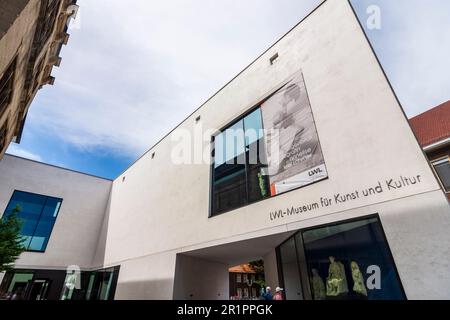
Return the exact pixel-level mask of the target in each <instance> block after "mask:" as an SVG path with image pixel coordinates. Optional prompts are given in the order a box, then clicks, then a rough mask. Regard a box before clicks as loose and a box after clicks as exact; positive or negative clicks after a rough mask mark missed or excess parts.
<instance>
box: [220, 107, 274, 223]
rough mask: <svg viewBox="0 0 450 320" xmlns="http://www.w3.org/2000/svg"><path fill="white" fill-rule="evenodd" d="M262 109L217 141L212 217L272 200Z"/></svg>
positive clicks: (238, 123)
mask: <svg viewBox="0 0 450 320" xmlns="http://www.w3.org/2000/svg"><path fill="white" fill-rule="evenodd" d="M265 168H267V165H266V159H265V148H264V139H263V131H262V118H261V110H260V109H259V108H258V109H256V110H254V111H253V112H251V113H250V114H249V115H247V116H245V117H244V118H242V119H240V120H239V121H237V122H236V123H234V124H233V125H231V126H230V127H228V128H227V129H225V130H223V131H222V132H221V133H219V134H218V135H216V136H215V137H214V164H213V183H212V189H213V190H212V197H213V205H212V215H215V214H219V213H222V212H226V211H229V210H233V209H236V208H239V207H242V206H244V205H246V204H249V203H252V202H255V201H258V200H261V199H263V198H265V197H267V196H269V184H268V179H267V175H266V174H265V172H264V170H265Z"/></svg>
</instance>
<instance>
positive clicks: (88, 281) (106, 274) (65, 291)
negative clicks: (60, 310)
mask: <svg viewBox="0 0 450 320" xmlns="http://www.w3.org/2000/svg"><path fill="white" fill-rule="evenodd" d="M119 271H120V266H116V267H111V268H107V269H101V270H96V271H83V272H81V273H75V272H67V274H66V278H65V280H64V285H63V288H62V291H61V297H60V299H61V300H113V299H114V295H115V291H116V286H117V279H118V278H119ZM77 284H78V286H77Z"/></svg>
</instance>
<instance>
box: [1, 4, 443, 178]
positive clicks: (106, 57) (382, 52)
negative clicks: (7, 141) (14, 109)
mask: <svg viewBox="0 0 450 320" xmlns="http://www.w3.org/2000/svg"><path fill="white" fill-rule="evenodd" d="M330 1H336V0H330ZM129 2H130V3H128V2H127V5H125V4H124V2H123V1H118V0H95V1H93V0H78V3H79V5H80V7H81V11H80V15H79V18H78V20H77V22H76V23H75V24H74V25H73V26H72V28H71V30H70V34H71V38H70V41H69V45H68V46H67V47H65V48H64V49H63V51H62V53H61V55H62V57H63V62H62V64H61V67H60V68H55V70H54V71H53V74H54V76H55V77H56V83H55V86H53V87H49V86H47V87H44V89H43V90H41V91H40V92H39V94H38V96H37V97H36V99H35V101H34V102H33V104H32V107H31V109H30V112H29V114H28V119H27V123H26V126H25V129H24V133H23V137H22V142H21V144H20V145H16V144H12V145H11V146H10V148H9V150H8V152H9V153H12V154H16V155H19V156H23V157H26V158H30V159H34V160H38V161H42V162H46V163H50V164H54V165H58V166H62V167H66V168H70V169H73V170H77V171H81V172H86V173H90V174H94V175H98V176H102V177H107V178H115V177H117V176H118V175H119V174H120V173H121V172H123V171H124V170H125V169H126V168H127V167H128V166H129V165H130V164H131V163H132V162H133V161H134V160H136V159H137V158H138V157H139V156H140V155H142V154H143V153H144V152H145V151H146V150H147V149H149V147H150V146H151V145H153V144H154V143H155V142H157V141H158V140H159V139H160V138H161V137H162V136H163V135H165V134H166V133H167V132H169V131H170V130H171V129H172V128H173V127H175V126H176V125H177V124H178V123H179V122H181V121H182V120H183V119H184V118H185V117H186V116H187V115H188V114H190V113H191V112H192V111H193V110H194V109H196V108H197V107H198V106H199V105H201V104H202V103H203V102H204V101H205V100H206V99H207V98H208V97H210V96H211V95H212V94H213V93H214V92H215V91H217V89H219V88H220V87H221V86H222V85H223V84H224V83H226V82H228V81H229V80H230V79H231V78H232V77H233V76H234V75H236V74H237V73H238V72H239V71H240V70H242V69H243V68H244V67H245V66H246V65H248V64H249V63H250V62H251V61H252V60H254V58H255V57H257V56H258V55H259V54H260V53H261V52H263V51H264V50H265V49H266V48H268V47H269V46H270V45H271V44H273V43H274V42H275V41H276V40H277V39H278V38H279V37H281V36H282V35H283V34H284V33H286V32H287V31H288V30H289V29H290V28H291V27H292V26H294V25H295V24H296V23H297V22H298V21H299V20H301V18H302V17H303V16H305V15H306V14H307V13H308V12H310V11H311V10H312V9H313V8H314V7H315V6H317V4H318V3H320V2H321V1H320V0H246V1H240V0H226V1H220V2H219V1H208V0H167V1H160V2H154V1H147V0H130V1H129ZM352 3H353V4H354V6H355V9H356V11H357V12H358V16H359V18H360V20H361V21H362V22H363V25H366V23H365V21H366V20H367V18H368V15H367V13H366V9H367V7H368V6H369V5H374V4H375V5H378V6H379V7H380V9H381V19H382V20H381V29H380V30H367V32H368V36H369V38H370V40H371V43H372V45H373V46H374V49H375V51H376V52H377V54H378V56H379V58H380V61H381V63H382V65H383V67H384V68H385V71H386V73H387V75H388V77H389V79H390V81H391V82H392V85H393V87H394V89H395V91H396V93H397V94H398V97H399V99H400V101H401V103H402V105H403V107H404V108H405V111H406V113H407V115H408V116H410V117H411V116H414V115H417V114H419V113H421V112H423V111H426V110H427V109H429V108H431V107H433V106H436V105H438V104H440V103H442V102H445V101H447V100H449V99H450V91H449V90H448V88H450V73H449V72H447V70H449V69H450V59H448V52H450V37H449V36H448V33H447V32H446V31H447V30H450V19H448V12H450V1H448V0H395V1H392V0H354V1H352ZM131 4H133V5H131Z"/></svg>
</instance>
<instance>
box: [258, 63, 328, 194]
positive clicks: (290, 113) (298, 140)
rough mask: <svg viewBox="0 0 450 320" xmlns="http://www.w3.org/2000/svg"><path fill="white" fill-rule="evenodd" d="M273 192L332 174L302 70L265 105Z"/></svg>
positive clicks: (286, 189) (264, 119) (270, 178)
mask: <svg viewBox="0 0 450 320" xmlns="http://www.w3.org/2000/svg"><path fill="white" fill-rule="evenodd" d="M261 112H262V117H263V123H264V127H265V129H266V130H267V129H268V130H269V131H270V132H271V133H272V134H267V135H266V136H265V140H266V141H265V142H266V145H267V151H268V154H267V156H268V165H269V170H268V172H269V180H270V190H271V195H272V196H274V195H277V194H280V193H283V192H286V191H289V190H292V189H296V188H298V187H302V186H305V185H308V184H310V183H313V182H315V181H318V180H322V179H325V178H327V177H328V174H327V170H326V167H325V161H324V159H323V155H322V149H321V147H320V143H319V137H318V135H317V130H316V125H315V123H314V118H313V114H312V110H311V105H310V102H309V98H308V94H307V91H306V86H305V81H304V79H303V74H302V72H301V71H299V72H298V73H296V74H295V75H294V76H293V77H292V79H291V80H290V81H289V82H288V83H287V84H286V85H285V86H284V87H283V88H281V89H280V90H278V91H277V92H276V93H275V94H274V95H272V96H271V97H270V98H269V99H268V100H267V101H265V102H264V103H263V104H262V105H261Z"/></svg>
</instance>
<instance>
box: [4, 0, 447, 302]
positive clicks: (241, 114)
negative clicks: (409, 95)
mask: <svg viewBox="0 0 450 320" xmlns="http://www.w3.org/2000/svg"><path fill="white" fill-rule="evenodd" d="M198 132H200V133H201V135H202V136H206V137H207V141H206V143H205V144H206V145H207V151H208V152H206V153H204V154H207V156H208V157H207V158H208V160H209V161H189V159H190V158H191V157H190V155H192V154H195V149H196V148H197V147H198V143H194V145H193V146H192V147H193V148H192V149H194V150H191V151H193V152H192V154H191V153H190V152H188V151H186V148H182V147H180V146H185V145H186V144H185V143H183V142H186V141H185V140H189V139H187V137H189V136H195V135H196V133H198ZM180 133H181V134H180ZM189 150H190V149H189ZM0 212H1V213H3V219H7V218H8V216H10V215H11V214H13V212H16V213H17V215H18V216H19V217H20V218H21V219H22V220H23V221H24V225H23V227H22V236H23V239H24V240H23V241H24V242H23V243H24V246H25V247H26V248H27V251H26V252H25V253H23V254H22V255H21V256H20V258H19V259H18V260H17V262H16V264H15V269H14V271H10V272H7V273H6V274H3V275H1V276H0V278H2V279H1V281H2V283H1V286H0V294H2V295H3V296H4V297H5V296H6V297H9V296H11V295H14V294H15V295H16V296H17V295H20V297H21V298H23V299H38V300H40V299H77V300H92V299H103V300H106V299H186V300H202V299H229V297H230V275H229V268H230V267H233V266H236V265H242V264H245V263H248V262H249V261H255V260H263V261H264V278H265V282H266V284H267V285H269V286H271V287H272V288H275V287H277V286H280V287H282V288H284V294H285V297H286V299H288V300H302V299H306V300H309V299H315V300H328V299H369V300H381V299H390V300H402V299H450V292H449V291H448V290H447V288H448V287H449V286H450V275H449V273H448V265H449V264H450V255H449V254H448V253H449V243H450V233H449V232H448V230H449V229H450V206H449V203H448V200H447V197H446V196H445V194H444V192H443V190H442V189H441V187H440V184H439V182H438V180H437V177H436V175H435V172H434V171H433V170H432V168H431V167H430V165H429V163H428V162H427V159H426V156H425V155H424V153H423V150H422V149H421V147H420V145H419V143H418V141H417V139H416V137H415V135H414V133H413V132H412V130H411V127H410V125H409V123H408V120H407V118H406V116H405V114H404V112H403V110H402V107H401V105H400V103H399V101H398V99H397V97H396V95H395V93H394V91H393V89H392V87H391V86H390V84H389V81H388V80H387V77H386V75H385V73H384V72H383V69H382V68H381V65H380V64H379V62H378V59H377V57H376V55H375V53H374V51H373V50H372V48H371V46H370V44H369V42H368V40H367V37H366V35H365V33H364V30H363V28H362V26H361V25H360V23H359V20H358V19H357V17H356V15H355V13H354V11H353V8H352V7H351V4H350V3H349V2H348V1H346V0H340V1H330V0H328V1H324V2H323V3H322V4H321V5H320V6H318V7H317V8H316V9H315V10H314V11H313V12H312V13H311V14H309V15H308V16H307V17H305V18H304V19H303V20H302V21H301V22H300V23H299V24H298V25H296V26H295V27H294V28H293V29H292V30H290V31H289V32H288V33H287V34H286V35H285V36H283V37H282V38H281V39H280V40H279V41H277V42H276V43H275V44H274V45H273V46H271V47H270V48H269V49H268V50H267V51H265V52H264V53H263V54H262V55H261V56H259V57H258V58H257V59H256V60H255V61H254V62H252V63H251V64H250V65H249V66H248V67H247V68H245V69H244V70H243V71H242V72H241V73H239V74H238V75H237V76H236V77H235V78H234V79H232V80H231V81H230V82H229V83H227V84H226V85H225V86H224V87H223V88H221V89H220V90H219V91H218V92H217V93H216V94H214V95H213V96H212V97H211V98H210V99H208V100H207V101H206V102H205V103H204V104H203V105H202V106H200V108H198V109H197V110H196V111H195V112H193V113H192V114H191V115H190V116H189V117H188V118H186V119H185V120H184V121H183V122H182V123H181V124H179V125H178V126H177V127H176V128H175V129H174V130H173V131H171V132H170V133H169V134H168V135H166V136H165V137H164V138H162V139H161V140H160V141H159V142H158V143H156V144H155V145H154V146H153V147H152V148H151V149H150V150H149V151H148V152H147V153H145V154H144V155H143V156H142V157H141V158H140V159H138V160H137V161H136V162H135V163H134V164H133V165H132V166H131V167H130V168H128V169H127V170H126V171H125V172H124V173H123V174H121V175H120V176H119V177H117V178H116V179H114V180H113V181H110V180H107V179H102V178H99V177H94V176H90V175H86V174H82V173H78V172H74V171H70V170H67V169H63V168H59V167H54V166H51V165H47V164H43V163H38V162H35V161H32V160H26V159H22V158H18V157H15V156H11V155H6V156H5V157H4V159H3V160H2V161H1V162H0ZM199 271H201V272H199Z"/></svg>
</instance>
